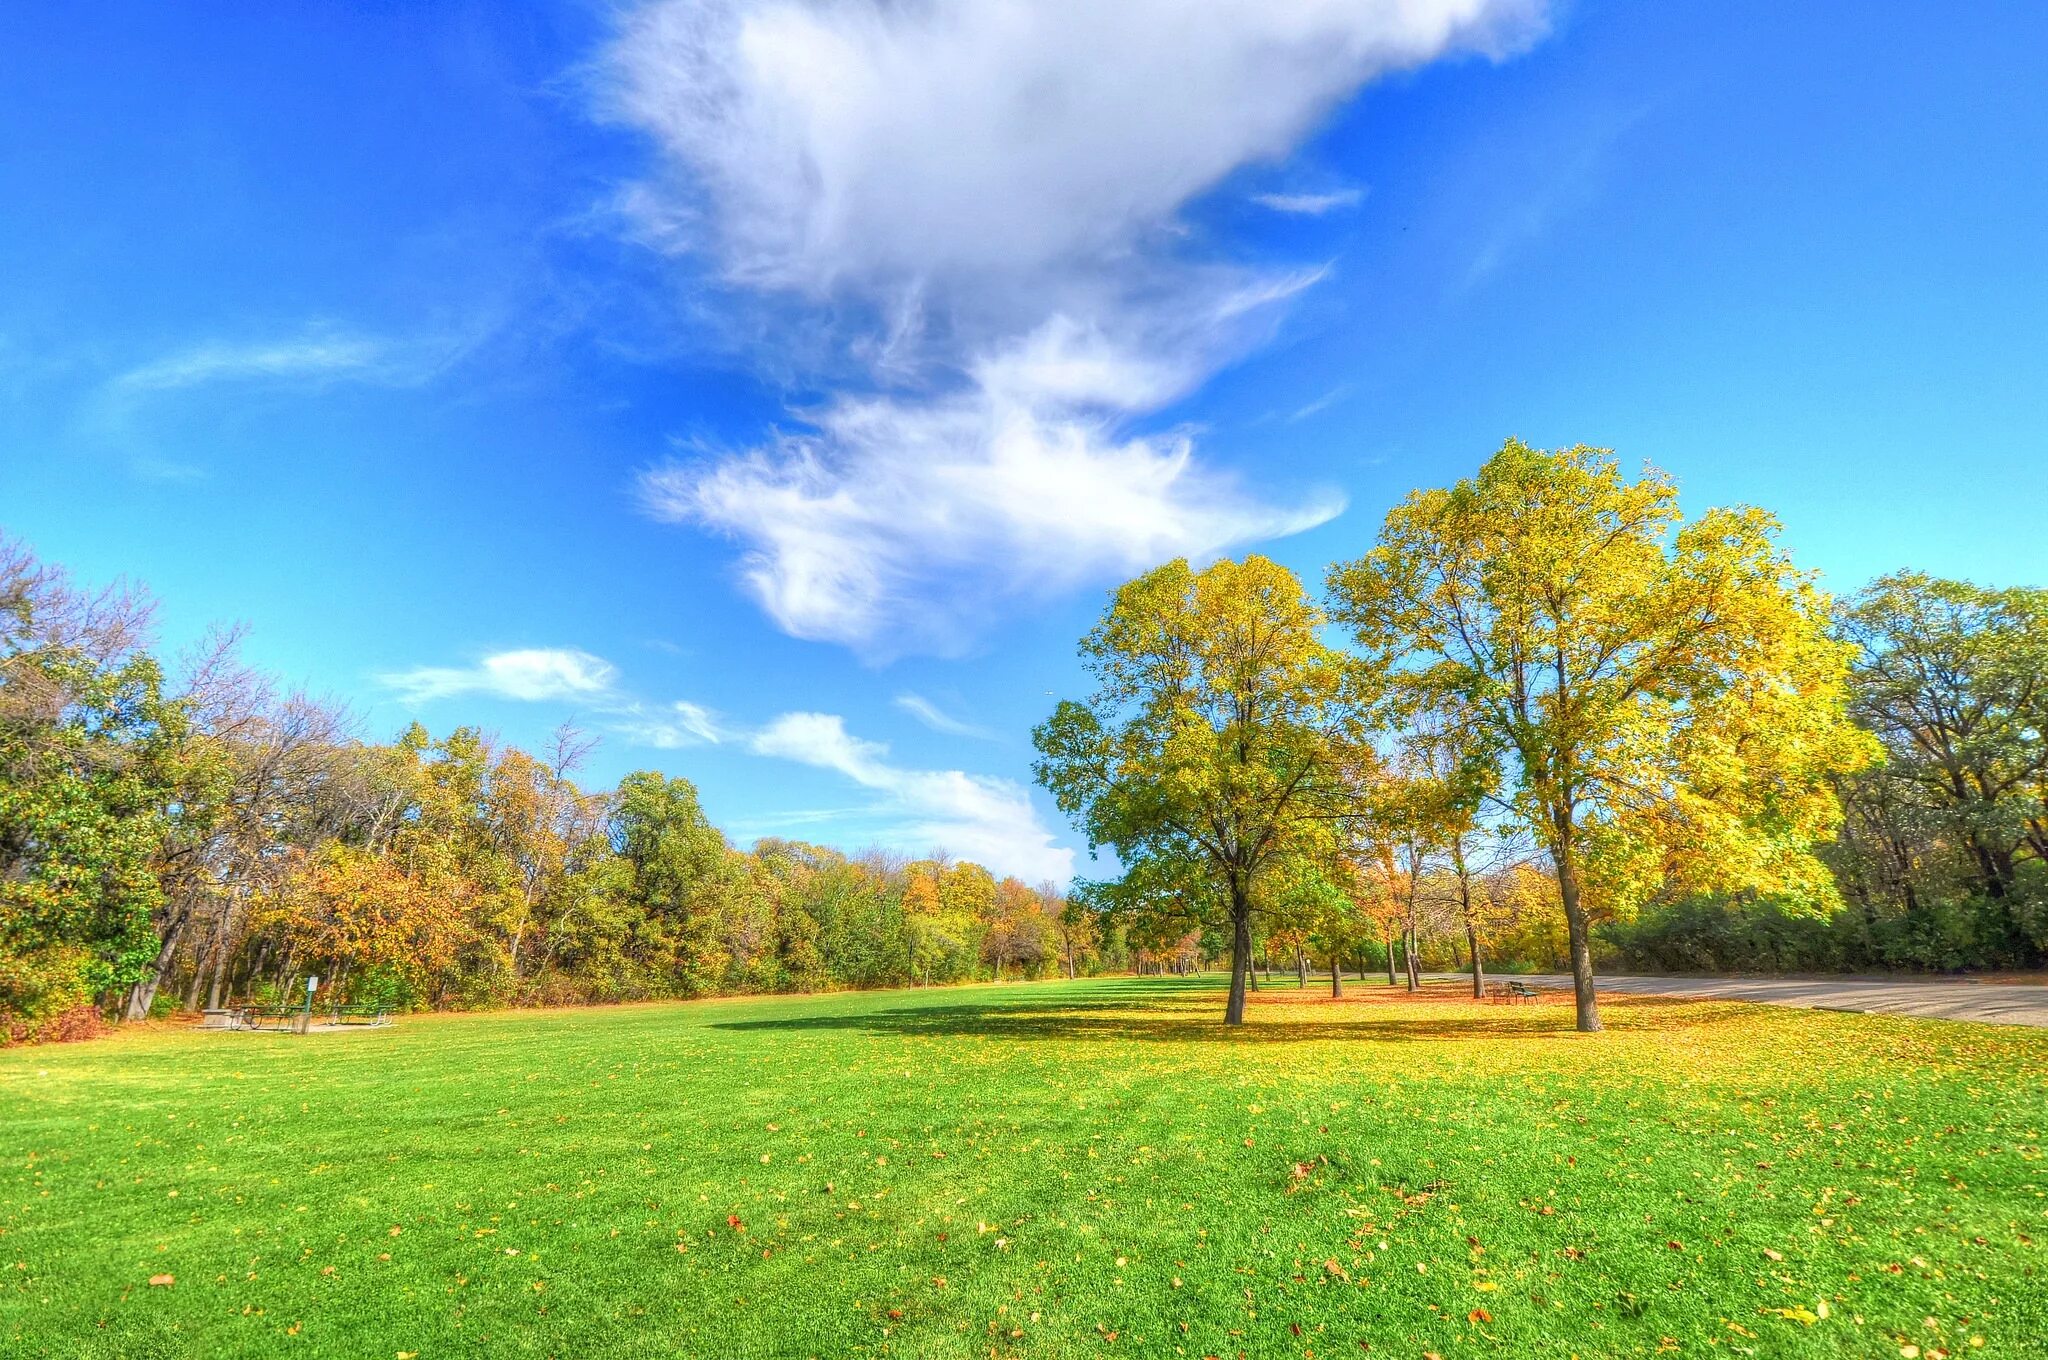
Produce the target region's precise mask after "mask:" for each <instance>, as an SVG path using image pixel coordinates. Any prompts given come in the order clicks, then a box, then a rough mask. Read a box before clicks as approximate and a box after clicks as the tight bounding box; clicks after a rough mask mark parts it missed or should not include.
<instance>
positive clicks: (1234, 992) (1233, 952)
mask: <svg viewBox="0 0 2048 1360" xmlns="http://www.w3.org/2000/svg"><path fill="white" fill-rule="evenodd" d="M1251 964H1252V904H1251V903H1250V901H1248V900H1247V899H1246V898H1245V895H1244V890H1243V889H1242V888H1240V887H1238V886H1236V885H1235V884H1233V885H1232V886H1231V890H1230V1000H1229V1002H1228V1003H1227V1004H1226V1005H1225V1006H1224V1008H1223V1023H1224V1024H1226V1025H1242V1024H1243V1023H1244V988H1245V980H1246V978H1247V977H1248V976H1249V974H1250V973H1251Z"/></svg>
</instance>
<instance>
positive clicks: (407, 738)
mask: <svg viewBox="0 0 2048 1360" xmlns="http://www.w3.org/2000/svg"><path fill="white" fill-rule="evenodd" d="M149 613H150V608H149V603H148V601H147V600H146V599H144V598H143V597H142V596H141V595H140V594H139V593H137V592H135V591H131V590H124V589H118V588H117V589H112V590H106V591H100V592H96V593H95V592H87V591H84V590H81V589H79V588H78V587H76V586H75V585H74V584H72V583H71V582H70V581H69V580H68V579H67V578H66V577H65V575H64V574H63V573H62V572H60V571H58V570H56V569H54V568H52V567H50V566H48V565H46V564H44V563H41V562H39V561H38V560H37V559H36V558H35V557H34V556H33V554H31V553H30V552H29V551H28V550H27V549H26V548H24V547H23V546H21V545H19V544H16V543H11V542H5V541H0V1042H4V1041H6V1040H8V1039H10V1038H12V1039H23V1038H34V1037H39V1036H61V1035H63V1034H66V1033H75V1032H80V1031H89V1030H90V1029H91V1028H92V1026H93V1024H94V1022H95V1019H96V1017H98V1016H100V1015H102V1014H112V1015H120V1016H125V1017H128V1018H139V1017H143V1016H147V1015H150V1014H151V1013H153V1012H155V1013H162V1012H163V1011H165V1010H166V1009H172V1008H177V1007H183V1008H186V1009H197V1008H202V1007H209V1006H211V1007H218V1006H222V1005H224V1004H227V1003H229V1002H230V1001H235V1002H248V1001H253V1002H258V1003H262V1002H270V1003H276V1002H279V1001H281V1000H283V999H285V998H288V997H298V996H302V995H303V993H302V991H301V990H300V987H301V983H302V981H303V980H304V979H306V978H308V977H314V976H317V977H318V978H320V979H322V980H323V991H322V1000H323V1002H325V1001H327V1000H334V1001H348V1002H356V1003H362V1004H373V1005H380V1006H390V1007H394V1008H406V1007H415V1006H432V1007H484V1006H497V1005H532V1004H547V1003H568V1002H585V1001H614V1000H629V999H639V998H657V997H693V996H708V995H714V994H719V993H726V992H749V991H789V990H817V989H827V988H837V987H880V986H892V985H900V984H919V983H941V982H953V981H959V980H965V979H970V978H976V977H1017V976H1035V975H1038V974H1041V973H1046V972H1051V971H1059V972H1063V973H1066V974H1069V975H1071V974H1075V973H1080V972H1089V971H1094V970H1096V969H1099V968H1102V967H1124V966H1128V964H1129V963H1130V962H1131V959H1132V957H1133V956H1132V955H1131V953H1130V951H1129V950H1128V948H1127V946H1126V945H1125V943H1124V941H1123V939H1122V937H1121V936H1120V935H1119V934H1117V933H1115V932H1114V931H1112V932H1110V933H1108V934H1104V933H1103V932H1101V931H1098V930H1097V929H1096V928H1095V926H1096V923H1095V920H1094V918H1093V917H1091V916H1087V915H1085V914H1083V913H1081V912H1079V911H1078V910H1070V909H1069V907H1068V904H1067V902H1066V901H1065V899H1064V898H1063V896H1062V895H1061V893H1060V891H1059V890H1058V889H1057V888H1055V887H1054V886H1053V885H1050V884H1040V885H1027V884H1024V883H1022V882H1019V881H1018V880H1016V879H1014V878H1002V879H999V878H997V877H996V876H995V875H993V874H991V873H990V872H989V871H988V870H986V869H984V868H983V867H981V866H980V865H977V864H973V863H968V862H964V861H957V860H952V859H950V858H948V857H946V856H944V855H943V854H939V855H934V856H932V857H930V858H926V859H919V860H911V859H908V858H906V857H903V856H900V855H890V854H885V853H882V852H879V851H871V852H869V853H866V854H860V855H853V856H848V855H845V854H841V853H839V852H837V851H835V850H831V849H827V848H824V847H820V846H815V845H807V844H803V843H801V842H797V841H789V840H777V839H770V840H763V841H760V842H758V843H757V844H756V845H755V846H754V847H753V848H752V849H751V850H748V851H740V850H737V849H735V848H734V847H733V846H732V845H731V844H730V843H729V842H728V841H727V840H726V838H725V837H724V836H723V835H721V834H720V832H719V831H718V830H717V828H715V827H714V826H712V825H711V823H710V822H709V820H708V819H707V818H706V817H705V814H704V811H703V809H702V807H701V806H700V805H699V801H698V796H697V790H696V789H695V788H694V787H693V786H692V785H691V784H690V782H689V781H688V780H686V779H680V778H672V777H668V776H664V775H662V774H658V773H653V772H642V773H636V774H632V775H629V776H627V777H626V778H625V779H624V780H622V781H621V782H620V783H619V785H618V787H617V788H616V789H612V790H609V791H601V792H590V791H586V790H585V789H583V788H582V787H580V786H579V784H578V783H577V780H576V778H575V776H576V772H577V770H578V768H579V766H580V764H581V762H582V761H583V759H584V758H585V756H586V755H587V753H588V750H589V745H590V744H589V742H588V741H587V740H586V739H584V738H582V737H580V736H578V735H577V734H576V733H575V732H573V731H572V730H569V729H564V730H563V731H561V732H560V733H558V734H557V736H556V739H555V740H554V741H553V742H552V743H551V744H550V745H549V747H548V749H546V750H545V751H543V752H540V753H538V754H533V753H529V752H526V751H522V750H520V749H518V748H516V747H512V746H508V745H503V744H500V743H497V742H494V741H492V740H490V739H488V738H487V737H485V736H484V735H483V734H482V733H480V732H479V731H478V730H476V729H475V728H458V729H456V730H455V731H453V732H450V733H448V734H447V735H446V736H443V737H440V738H434V737H432V736H430V735H429V734H428V733H427V732H426V731H425V730H424V729H422V728H421V727H419V726H417V725H415V726H413V727H411V728H409V729H408V730H407V731H405V732H404V733H403V734H401V735H400V736H399V737H398V738H397V739H396V740H395V741H391V742H388V743H387V742H372V741H364V740H361V739H359V738H358V737H356V736H355V735H354V734H353V733H352V732H351V730H350V725H349V723H348V722H347V721H346V720H345V718H344V716H343V715H342V714H341V713H340V712H339V711H338V710H337V709H336V708H335V707H334V706H332V705H329V704H324V703H321V702H319V701H316V700H315V699H313V698H310V697H308V696H307V695H305V694H301V693H293V692H285V691H281V690H280V689H279V688H278V687H277V686H276V684H275V683H274V682H273V681H271V680H270V679H269V677H267V676H265V675H263V674H261V673H259V672H257V671H254V670H252V669H250V668H249V667H247V666H245V665H243V664H241V663H240V662H239V660H238V659H237V648H236V645H235V642H236V639H235V638H234V637H233V635H231V634H222V635H217V636H214V637H212V638H211V639H209V640H208V641H207V642H206V643H205V644H203V645H202V646H200V647H198V648H197V649H195V650H194V652H193V653H192V654H191V655H189V656H186V657H184V658H182V659H181V660H180V661H179V663H178V664H176V665H173V666H168V667H167V666H166V665H165V664H164V663H163V662H162V661H161V660H160V659H159V658H158V657H157V656H156V655H154V654H153V653H152V652H151V650H150V649H149V647H148V646H147V645H146V644H147V642H148V638H149Z"/></svg>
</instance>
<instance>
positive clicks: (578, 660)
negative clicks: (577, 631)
mask: <svg viewBox="0 0 2048 1360" xmlns="http://www.w3.org/2000/svg"><path fill="white" fill-rule="evenodd" d="M617 677H618V671H617V670H616V669H615V668H614V667H613V666H612V664H611V663H610V662H609V661H606V660H605V659H604V658H603V657H598V656H592V655H591V654H590V653H589V652H579V651H575V650H573V649H571V648H565V647H527V648H522V649H520V650H517V651H510V652H499V653H497V654H495V655H492V656H487V657H485V658H484V659H483V660H481V661H479V662H477V663H476V664H475V665H474V666H420V667H417V668H415V669H413V670H409V671H396V672H391V673H388V674H385V675H380V676H378V677H377V679H378V681H379V683H381V684H383V685H384V686H385V687H386V688H388V689H390V690H392V691H394V692H395V693H396V694H397V695H398V696H399V697H400V698H402V699H405V700H407V701H409V702H411V703H426V702H428V701H430V700H434V699H447V698H452V697H454V696H456V695H463V694H483V695H488V696H490V697H493V698H498V699H518V700H526V701H536V700H543V699H588V698H592V697H596V696H600V695H605V694H609V693H610V692H611V690H612V684H613V682H614V681H615V680H616V679H617Z"/></svg>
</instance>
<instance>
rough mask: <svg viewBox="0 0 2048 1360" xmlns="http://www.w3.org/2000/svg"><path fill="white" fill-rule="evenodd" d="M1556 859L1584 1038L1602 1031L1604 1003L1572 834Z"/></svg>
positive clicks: (1574, 994) (1562, 839)
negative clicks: (1596, 981) (1598, 991)
mask: <svg viewBox="0 0 2048 1360" xmlns="http://www.w3.org/2000/svg"><path fill="white" fill-rule="evenodd" d="M1552 858H1553V859H1555V860H1556V862H1557V893H1558V896H1559V897H1561V898H1562V899H1563V900H1564V923H1565V927H1566V929H1567V931H1568V932H1569V934H1570V936H1571V947H1572V1000H1573V1003H1574V1005H1575V1006H1576V1007H1577V1015H1576V1019H1577V1022H1578V1028H1579V1032H1580V1033H1582V1034H1593V1033H1596V1032H1598V1030H1599V1029H1600V1002H1599V999H1598V998H1597V997H1596V996H1595V995H1594V994H1593V939H1592V931H1591V930H1590V929H1589V928H1588V923H1587V921H1586V909H1585V906H1584V904H1583V903H1581V902H1580V901H1579V875H1578V869H1577V866H1575V865H1574V864H1573V863H1572V843H1571V837H1570V835H1569V834H1568V833H1567V834H1565V835H1562V836H1560V837H1558V844H1557V847H1556V849H1555V850H1553V851H1552Z"/></svg>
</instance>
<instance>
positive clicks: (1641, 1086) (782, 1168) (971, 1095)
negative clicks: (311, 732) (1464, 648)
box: [0, 979, 2048, 1360]
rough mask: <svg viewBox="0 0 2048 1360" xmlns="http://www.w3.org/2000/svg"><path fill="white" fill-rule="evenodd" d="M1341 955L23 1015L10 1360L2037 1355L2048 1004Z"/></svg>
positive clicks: (14, 1145) (10, 1181) (2046, 1347)
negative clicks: (1540, 977)
mask: <svg viewBox="0 0 2048 1360" xmlns="http://www.w3.org/2000/svg"><path fill="white" fill-rule="evenodd" d="M1319 986H1320V987H1322V988H1323V994H1319V993H1318V990H1317V988H1318V987H1319ZM1348 990H1350V991H1351V992H1352V993H1353V995H1351V996H1349V997H1347V998H1346V1000H1345V1001H1343V1002H1341V1003H1332V1002H1330V1001H1329V1000H1328V999H1327V996H1326V991H1327V987H1326V984H1318V983H1313V982H1312V983H1311V986H1310V989H1309V990H1308V991H1306V992H1299V993H1297V992H1296V991H1294V990H1293V989H1292V987H1291V986H1289V987H1287V988H1286V989H1284V990H1268V991H1266V992H1263V993H1261V994H1260V995H1259V996H1258V998H1257V1000H1256V1002H1255V1004H1254V1007H1253V1011H1252V1023H1251V1024H1250V1025H1249V1026H1248V1027H1246V1028H1245V1029H1244V1030H1243V1031H1242V1032H1238V1033H1228V1032H1226V1031H1224V1029H1223V1028H1222V1027H1221V1025H1220V1024H1219V1023H1218V1022H1217V1021H1218V1016H1219V1014H1220V1011H1221V996H1220V991H1219V990H1218V986H1217V984H1216V982H1215V980H1214V979H1210V980H1206V981H1201V982H1196V983H1189V982H1182V981H1178V980H1173V979H1145V980H1136V979H1113V980H1103V981H1096V982H1081V983H1076V984H1066V983H1057V984H1051V983H1048V984H1023V985H1013V986H998V987H974V988H964V989H952V990H939V991H923V992H887V993H866V994H855V995H839V996H828V997H809V998H774V999H757V1000H742V1001H731V1002H710V1003H699V1004H685V1005H664V1006H637V1007H628V1008H620V1009H608V1010H603V1009H601V1010H578V1011H555V1012H539V1013H535V1012H527V1013H516V1014H496V1015H478V1016H443V1017H414V1018H409V1019H406V1020H404V1021H402V1022H401V1023H400V1024H398V1025H397V1026H396V1027H394V1028H392V1029H389V1030H384V1031H380V1032H370V1033H356V1034H339V1035H331V1036H317V1035H316V1036H308V1037H303V1038H295V1037H291V1036H281V1035H253V1034H200V1033H194V1032H185V1031H162V1030H159V1031H156V1032H145V1033H129V1034H124V1035H121V1036H118V1037H115V1038H113V1039H110V1040H105V1041H101V1042H97V1043H90V1044H80V1045H71V1046H65V1047H58V1048H44V1049H29V1050H12V1051H7V1052H0V1158H4V1166H5V1172H4V1181H0V1354H5V1355H8V1356H16V1355H23V1356H42V1355H50V1356H66V1357H70V1356H110V1357H111V1356H119V1357H125V1358H129V1360H132V1358H134V1357H147V1356H160V1355H161V1356H188V1355H189V1356H209V1357H211V1356H236V1355H249V1356H258V1355H260V1356H272V1355H285V1356H292V1355H304V1356H345V1357H351V1358H352V1360H363V1358H365V1357H370V1358H374V1357H380V1356H381V1357H385V1358H386V1360H394V1358H400V1357H406V1356H415V1355H416V1356H418V1357H421V1360H431V1358H432V1357H440V1356H449V1355H491V1356H501V1355H536V1356H539V1355H559V1356H578V1357H581V1356H598V1355H623V1356H663V1357H668V1356H679V1355H680V1356H707V1357H720V1358H721V1360H723V1358H724V1357H740V1356H776V1357H781V1356H805V1355H816V1356H842V1355H896V1356H988V1355H996V1356H1007V1355H1024V1356H1074V1355H1087V1356H1096V1355H1102V1356H1115V1355H1130V1356H1140V1355H1142V1356H1153V1355H1183V1354H1184V1355H1188V1356H1221V1357H1235V1356H1240V1355H1242V1356H1247V1357H1263V1356H1302V1357H1310V1356H1343V1355H1354V1356H1355V1355H1360V1354H1364V1353H1367V1352H1369V1353H1371V1354H1374V1355H1393V1356H1406V1357H1417V1358H1418V1360H1419V1357H1423V1356H1425V1355H1427V1354H1436V1355H1439V1356H1444V1357H1450V1356H1458V1355H1503V1356H1517V1357H1522V1356H1559V1357H1563V1356H1569V1355H1578V1356H1584V1357H1592V1356H1605V1355H1642V1354H1654V1353H1660V1352H1662V1353H1676V1354H1685V1355H1712V1354H1734V1355H1758V1356H1769V1357H1778V1356H1820V1355H1829V1356H1833V1355H1848V1356H1899V1355H1904V1356H1916V1355H1917V1356H1925V1357H1930V1360H1939V1357H1940V1356H1941V1355H1942V1354H1943V1353H1944V1352H1948V1353H1953V1354H1956V1355H1969V1354H1980V1355H2006V1356H2013V1357H2032V1356H2039V1355H2042V1354H2044V1353H2048V1279H2044V1277H2043V1267H2044V1265H2048V1258H2044V1254H2043V1247H2042V1243H2043V1241H2044V1240H2048V1198H2044V1195H2048V1171H2044V1167H2043V1163H2042V1161H2041V1148H2040V1144H2041V1141H2042V1132H2041V1130H2042V1128H2043V1125H2044V1123H2048V1094H2044V1081H2048V1034H2043V1033H2040V1032H2033V1031H2020V1030H2007V1029H1998V1028H1992V1027H1987V1026H1976V1025H1965V1024H1954V1023H1947V1022H1940V1021H1919V1020H1902V1019H1886V1018H1879V1017H1872V1016H1862V1015H1840V1014H1831V1013H1822V1012H1813V1011H1795V1010H1779V1009H1770V1008H1762V1007H1750V1006H1743V1005H1736V1004H1719V1003H1676V1002H1664V1001H1657V1000H1650V999H1644V998H1628V997H1619V996H1617V997H1612V998H1609V999H1608V1000H1607V1001H1606V1003H1605V1007H1606V1015H1607V1019H1608V1022H1609V1025H1610V1031H1609V1032H1608V1033H1606V1034H1604V1035H1590V1036H1582V1035H1575V1034H1572V1033H1571V1032H1569V1026H1570V1012H1569V1008H1568V1007H1567V1006H1566V1005H1564V1004H1563V1003H1562V1001H1561V999H1560V1000H1557V1001H1546V1002H1544V1003H1539V1004H1533V1005H1527V1006H1522V1007H1516V1008H1506V1007H1497V1006H1478V1005H1474V1004H1473V1003H1472V1002H1470V1001H1469V1000H1464V999H1460V998H1459V997H1458V994H1457V990H1456V988H1455V987H1454V986H1445V987H1442V988H1439V989H1437V990H1436V991H1435V992H1433V993H1432V995H1431V996H1430V997H1429V998H1428V999H1425V1000H1423V1001H1420V1002H1411V1001H1408V1000H1406V999H1405V997H1401V996H1399V995H1395V994H1390V993H1388V992H1387V990H1386V989H1385V988H1384V986H1383V985H1369V986H1360V985H1358V984H1353V985H1352V986H1351V987H1350V988H1349V989H1348ZM166 1277H168V1279H169V1280H170V1281H171V1282H168V1283H152V1280H153V1279H157V1280H162V1279H165V1278H166Z"/></svg>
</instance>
